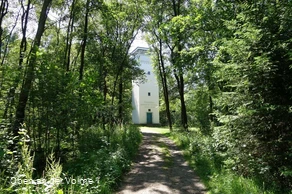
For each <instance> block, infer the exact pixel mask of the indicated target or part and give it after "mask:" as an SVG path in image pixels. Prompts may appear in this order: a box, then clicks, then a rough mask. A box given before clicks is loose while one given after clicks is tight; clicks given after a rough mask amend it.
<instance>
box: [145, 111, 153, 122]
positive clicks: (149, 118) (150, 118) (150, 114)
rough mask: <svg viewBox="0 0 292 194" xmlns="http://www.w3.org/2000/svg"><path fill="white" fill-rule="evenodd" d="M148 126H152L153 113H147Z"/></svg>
mask: <svg viewBox="0 0 292 194" xmlns="http://www.w3.org/2000/svg"><path fill="white" fill-rule="evenodd" d="M146 114H147V124H152V112H147V113H146Z"/></svg>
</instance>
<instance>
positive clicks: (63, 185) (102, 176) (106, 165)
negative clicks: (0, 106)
mask: <svg viewBox="0 0 292 194" xmlns="http://www.w3.org/2000/svg"><path fill="white" fill-rule="evenodd" d="M3 135H4V134H1V138H3ZM141 139H142V136H141V133H140V130H139V129H138V128H137V127H135V126H124V127H123V128H117V129H115V131H114V132H113V133H112V134H111V136H110V137H109V136H107V135H106V134H104V133H103V131H102V130H101V129H99V128H98V127H91V128H90V129H88V131H87V132H85V133H83V134H82V135H81V137H80V141H79V142H77V145H76V150H74V151H73V152H69V153H68V156H67V157H68V158H67V162H66V163H64V162H63V163H60V160H58V159H56V157H55V155H54V154H53V153H51V154H49V156H48V157H47V158H46V162H45V164H44V165H45V169H44V171H43V172H42V174H40V175H38V174H36V171H35V169H34V163H35V162H36V158H35V155H34V154H33V153H32V152H31V150H30V149H29V147H28V144H29V142H30V141H29V139H28V136H27V134H26V130H24V129H23V130H21V132H20V139H19V141H18V142H17V144H18V150H17V151H15V152H13V153H9V152H8V153H7V154H3V155H2V156H1V172H0V173H1V178H0V191H1V193H7V194H9V193H15V192H16V193H27V194H30V193H38V194H39V193H43V194H46V193H58V194H61V193H72V194H73V193H112V192H113V190H114V189H115V188H116V187H117V186H118V184H119V182H120V180H121V178H122V175H123V174H124V173H125V172H126V171H127V170H129V167H130V166H131V161H132V159H133V156H135V154H136V153H137V150H138V148H139V144H140V142H141ZM6 149H8V147H5V146H4V150H6ZM18 156H20V157H21V160H19V158H20V157H18ZM4 167H5V168H4Z"/></svg>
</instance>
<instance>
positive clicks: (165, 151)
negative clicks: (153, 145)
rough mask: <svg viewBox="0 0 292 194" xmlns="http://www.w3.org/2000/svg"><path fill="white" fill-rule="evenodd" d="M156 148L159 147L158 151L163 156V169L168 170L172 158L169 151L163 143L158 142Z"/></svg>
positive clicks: (171, 164)
mask: <svg viewBox="0 0 292 194" xmlns="http://www.w3.org/2000/svg"><path fill="white" fill-rule="evenodd" d="M158 146H159V147H160V149H161V150H160V151H161V152H162V154H163V156H162V157H163V160H164V169H169V168H171V167H172V166H173V158H172V155H171V152H170V151H169V148H168V146H167V145H166V144H165V143H164V142H159V144H158Z"/></svg>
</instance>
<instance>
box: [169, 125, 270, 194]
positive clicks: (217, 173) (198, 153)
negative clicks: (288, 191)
mask: <svg viewBox="0 0 292 194" xmlns="http://www.w3.org/2000/svg"><path fill="white" fill-rule="evenodd" d="M170 136H171V138H173V139H174V140H175V142H176V143H177V144H178V145H179V146H180V147H181V148H182V149H183V150H184V151H185V152H184V153H185V157H186V158H187V159H188V161H189V163H190V165H191V166H192V167H193V168H194V170H195V171H196V173H197V174H198V175H199V176H200V178H201V179H202V181H203V182H204V183H205V185H206V186H207V188H208V190H209V192H210V193H230V194H233V193H274V191H273V190H267V189H266V186H265V185H263V184H258V183H257V182H256V181H254V180H253V179H249V178H246V177H244V176H241V175H238V174H237V173H236V171H235V170H234V169H233V170H232V168H230V164H233V163H234V161H230V159H228V157H226V155H225V154H224V152H222V151H221V152H220V151H218V150H217V149H218V148H217V147H216V146H217V144H216V142H214V141H213V139H212V137H210V136H209V135H203V134H202V133H201V132H199V130H194V131H193V130H192V131H191V132H189V133H185V132H179V131H175V132H173V133H171V135H170Z"/></svg>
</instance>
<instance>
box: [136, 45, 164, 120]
mask: <svg viewBox="0 0 292 194" xmlns="http://www.w3.org/2000/svg"><path fill="white" fill-rule="evenodd" d="M147 52H148V48H146V47H137V48H136V49H134V50H133V51H132V54H133V55H134V57H135V59H136V60H137V61H138V62H139V64H140V65H141V66H140V68H141V69H143V70H144V71H145V75H146V81H145V82H143V83H142V82H139V81H137V80H133V81H132V106H133V111H132V120H133V123H134V124H159V123H160V122H159V88H158V83H157V80H156V77H155V75H154V71H153V67H152V65H151V59H150V56H149V54H148V53H147Z"/></svg>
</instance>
